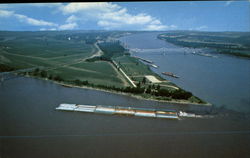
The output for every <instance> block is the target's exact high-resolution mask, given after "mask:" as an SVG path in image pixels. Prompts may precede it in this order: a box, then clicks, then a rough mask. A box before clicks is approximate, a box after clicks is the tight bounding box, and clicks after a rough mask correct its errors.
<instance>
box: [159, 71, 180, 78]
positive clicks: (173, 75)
mask: <svg viewBox="0 0 250 158" xmlns="http://www.w3.org/2000/svg"><path fill="white" fill-rule="evenodd" d="M162 74H163V75H167V76H171V77H174V78H180V77H179V76H176V75H175V74H173V73H172V72H162Z"/></svg>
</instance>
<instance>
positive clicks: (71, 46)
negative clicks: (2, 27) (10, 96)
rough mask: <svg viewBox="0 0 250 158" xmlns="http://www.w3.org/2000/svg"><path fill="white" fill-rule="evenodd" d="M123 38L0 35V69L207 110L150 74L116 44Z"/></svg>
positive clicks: (110, 33) (75, 34)
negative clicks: (20, 70) (31, 69)
mask: <svg viewBox="0 0 250 158" xmlns="http://www.w3.org/2000/svg"><path fill="white" fill-rule="evenodd" d="M127 33H128V32H114V31H107V32H92V33H90V32H86V33H82V32H78V31H72V32H70V33H69V32H64V31H62V32H56V31H55V32H30V35H29V36H25V33H24V32H4V31H0V36H1V37H3V38H2V40H0V58H1V59H4V60H1V62H0V64H1V67H3V70H9V69H15V70H18V69H27V68H31V67H33V68H34V67H37V68H35V69H34V70H33V71H29V72H28V71H27V72H25V71H24V72H19V74H21V75H26V76H32V77H36V78H43V79H46V80H52V81H54V82H56V83H59V84H62V85H64V86H68V87H80V88H93V89H98V90H105V91H109V92H112V93H119V94H126V95H130V96H133V97H137V98H140V99H150V100H157V101H164V102H168V103H177V104H197V105H210V104H208V103H206V102H204V101H202V100H201V99H199V98H198V97H195V96H193V95H192V93H190V92H187V91H185V90H183V89H181V88H179V87H178V86H176V85H175V84H173V83H171V82H169V81H166V80H165V79H163V78H162V77H161V76H160V75H158V74H156V73H154V72H153V71H152V70H151V69H150V66H149V65H147V64H144V63H143V61H142V59H140V58H138V57H137V58H136V57H133V56H131V53H130V50H128V49H126V48H124V47H123V46H122V45H123V44H122V43H121V42H120V41H119V40H118V39H117V37H121V36H122V35H124V34H127ZM129 33H130V32H129ZM133 33H134V32H133ZM69 37H70V38H69ZM7 38H8V39H9V40H5V39H7Z"/></svg>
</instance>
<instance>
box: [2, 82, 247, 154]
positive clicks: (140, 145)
mask: <svg viewBox="0 0 250 158" xmlns="http://www.w3.org/2000/svg"><path fill="white" fill-rule="evenodd" d="M60 103H77V104H95V105H99V104H101V105H121V106H138V107H151V106H153V107H155V108H158V107H170V108H173V107H175V106H174V105H168V104H166V103H161V102H154V101H146V100H140V99H136V98H132V97H129V96H124V95H119V94H113V93H108V92H103V91H96V90H90V89H80V88H68V87H63V86H61V85H58V84H54V83H52V82H50V81H45V80H39V79H33V78H27V77H19V78H14V79H12V80H7V81H5V82H3V83H1V84H0V157H1V158H19V157H26V158H29V157H30V158H33V157H36V158H40V157H41V158H44V157H48V158H57V157H58V158H63V157H67V158H70V157H74V158H77V157H84V158H93V157H108V158H117V157H120V158H127V157H147V158H151V157H152V158H153V157H162V158H165V157H166V155H167V156H168V157H177V158H178V157H187V158H189V157H190V158H193V157H204V158H206V157H207V158H210V157H213V158H216V157H218V158H219V157H228V158H229V157H241V158H244V157H248V156H249V155H250V151H249V146H250V117H249V115H248V114H245V113H242V112H237V111H230V110H223V109H222V110H221V111H219V114H218V115H215V117H213V118H199V119H195V118H185V119H182V120H165V119H151V118H140V117H126V116H108V115H101V114H90V113H80V112H63V111H56V110H55V108H56V107H57V106H58V105H59V104H60ZM182 108H185V107H182Z"/></svg>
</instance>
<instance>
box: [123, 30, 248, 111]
mask: <svg viewBox="0 0 250 158" xmlns="http://www.w3.org/2000/svg"><path fill="white" fill-rule="evenodd" d="M157 34H159V33H140V34H133V35H130V36H125V37H122V38H120V40H121V41H122V42H124V43H126V45H127V46H128V47H129V48H130V49H134V48H138V49H145V50H144V51H139V52H135V51H134V53H132V55H136V56H140V57H142V58H145V59H148V60H151V61H153V62H154V63H155V64H156V65H158V66H159V68H158V69H155V68H152V70H153V71H155V72H156V73H158V74H159V75H161V76H162V77H163V78H165V79H167V80H170V81H172V82H173V83H175V84H177V85H178V86H180V87H181V88H183V89H185V90H188V91H190V92H192V93H193V94H194V95H196V96H198V97H200V98H202V99H203V100H205V101H208V102H210V103H212V104H214V105H215V106H216V107H224V108H227V109H230V110H235V111H239V112H247V113H249V112H250V60H249V59H243V58H236V57H231V56H226V55H218V54H213V55H216V56H217V58H213V57H206V56H200V55H194V54H192V53H191V52H193V51H196V52H197V50H194V49H188V48H185V49H184V48H183V47H179V46H175V45H173V44H170V43H167V42H165V41H163V40H159V39H157V38H156V37H157ZM157 48H164V49H163V50H154V49H157ZM150 49H151V51H150ZM199 51H200V52H204V51H205V52H207V50H200V49H199ZM184 52H186V53H184ZM162 72H172V73H174V74H177V75H178V76H180V78H178V79H175V78H171V77H168V76H165V75H162V74H161V73H162Z"/></svg>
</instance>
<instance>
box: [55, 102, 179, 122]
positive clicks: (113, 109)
mask: <svg viewBox="0 0 250 158" xmlns="http://www.w3.org/2000/svg"><path fill="white" fill-rule="evenodd" d="M56 110H64V111H78V112H88V113H99V114H110V115H126V116H138V117H150V118H165V119H179V116H178V112H177V111H175V110H155V109H145V108H132V107H120V106H103V105H96V106H95V105H77V104H60V105H59V106H58V107H57V108H56Z"/></svg>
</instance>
